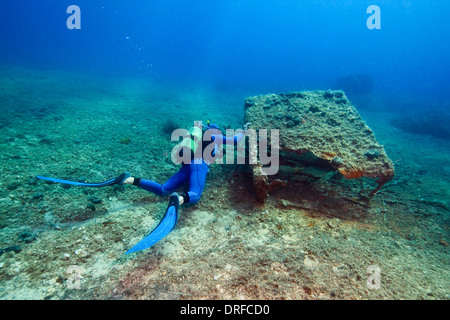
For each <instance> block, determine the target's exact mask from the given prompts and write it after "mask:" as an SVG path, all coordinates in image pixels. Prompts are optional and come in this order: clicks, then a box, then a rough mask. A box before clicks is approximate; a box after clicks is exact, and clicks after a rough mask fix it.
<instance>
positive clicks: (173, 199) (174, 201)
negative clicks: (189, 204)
mask: <svg viewBox="0 0 450 320" xmlns="http://www.w3.org/2000/svg"><path fill="white" fill-rule="evenodd" d="M171 206H175V209H176V210H177V211H178V208H179V207H180V197H179V195H178V193H177V192H172V194H171V195H170V198H169V205H168V207H171Z"/></svg>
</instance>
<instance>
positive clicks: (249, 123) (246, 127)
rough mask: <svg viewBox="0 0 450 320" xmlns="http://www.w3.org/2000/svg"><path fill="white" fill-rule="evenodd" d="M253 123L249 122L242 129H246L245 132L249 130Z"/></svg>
mask: <svg viewBox="0 0 450 320" xmlns="http://www.w3.org/2000/svg"><path fill="white" fill-rule="evenodd" d="M251 124H252V123H251V122H247V123H246V124H244V126H243V127H242V129H244V131H247V130H248V127H249V126H250V125H251Z"/></svg>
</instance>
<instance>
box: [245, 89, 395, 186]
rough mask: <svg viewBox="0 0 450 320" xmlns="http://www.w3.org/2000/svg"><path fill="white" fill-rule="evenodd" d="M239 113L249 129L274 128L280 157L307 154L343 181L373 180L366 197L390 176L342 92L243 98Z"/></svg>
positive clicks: (371, 135)
mask: <svg viewBox="0 0 450 320" xmlns="http://www.w3.org/2000/svg"><path fill="white" fill-rule="evenodd" d="M244 108H245V121H246V122H250V123H251V124H252V128H254V129H279V134H280V139H279V143H280V156H281V157H285V158H289V157H291V156H293V157H295V156H299V155H304V154H308V153H312V154H313V155H314V156H315V157H317V158H318V159H320V160H321V161H327V162H328V163H329V165H330V167H331V168H333V169H334V170H337V171H339V172H340V173H341V174H342V175H343V176H344V177H345V178H348V179H354V178H360V177H369V178H375V179H377V183H378V187H377V188H376V189H375V190H374V191H373V192H372V195H374V194H375V193H376V192H377V191H378V190H379V189H380V188H381V186H382V185H384V184H385V183H386V182H387V181H389V180H390V179H392V177H393V176H394V166H393V163H392V161H391V160H390V159H389V158H388V156H387V155H386V152H385V150H384V148H383V146H382V145H380V144H379V143H378V141H377V140H376V138H375V135H374V133H373V131H372V130H371V129H370V128H369V126H368V125H367V124H366V123H365V122H364V120H363V119H362V118H361V116H360V114H359V113H358V111H357V110H356V109H355V107H353V106H352V104H351V103H350V101H349V100H348V99H347V97H346V96H345V93H344V92H342V91H331V90H327V91H318V90H317V91H303V92H293V93H280V94H278V95H276V94H269V95H261V96H255V97H249V98H247V99H246V100H245V103H244ZM259 180H261V179H259ZM259 180H258V181H259ZM259 182H260V181H259ZM259 192H261V191H259Z"/></svg>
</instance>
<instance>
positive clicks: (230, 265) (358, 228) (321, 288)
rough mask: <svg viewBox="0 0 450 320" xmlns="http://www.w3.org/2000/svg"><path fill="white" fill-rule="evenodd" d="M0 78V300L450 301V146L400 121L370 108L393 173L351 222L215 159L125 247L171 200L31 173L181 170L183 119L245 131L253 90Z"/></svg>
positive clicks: (186, 123) (51, 76) (63, 77)
mask: <svg viewBox="0 0 450 320" xmlns="http://www.w3.org/2000/svg"><path fill="white" fill-rule="evenodd" d="M0 84H1V85H0V110H1V114H0V150H1V152H0V170H1V177H2V179H1V181H0V250H1V251H0V252H1V256H0V298H1V299H448V298H449V297H450V296H449V294H450V293H449V289H450V286H449V285H450V276H449V265H450V264H449V262H450V260H449V247H448V242H449V219H448V217H449V207H448V205H449V199H450V188H449V181H450V143H449V142H448V141H444V140H438V139H435V138H431V137H428V136H420V135H413V134H409V133H404V132H402V131H400V130H398V129H396V128H394V127H393V126H392V125H390V124H389V120H390V118H391V117H392V116H393V115H392V114H390V113H376V112H368V111H360V113H361V115H362V116H363V118H364V119H365V120H366V122H367V123H368V125H369V126H370V127H371V128H372V129H373V131H374V132H375V135H376V137H377V139H378V141H379V142H380V143H382V144H383V145H384V147H385V149H386V151H387V153H388V155H389V157H390V158H391V159H392V160H393V161H394V164H395V169H396V176H395V178H394V179H393V180H392V181H391V182H389V183H388V184H387V185H386V186H385V187H384V188H383V189H382V190H381V191H380V192H379V193H378V194H377V196H376V197H375V198H373V199H372V200H370V202H369V204H368V205H367V207H366V210H365V212H364V214H362V215H361V216H360V217H358V218H357V219H340V218H337V217H330V216H329V215H324V214H321V213H320V212H311V211H309V210H307V209H302V208H299V207H295V206H290V205H285V203H284V202H283V201H280V198H279V197H278V196H279V194H280V192H282V191H279V192H278V193H275V194H274V195H272V196H270V197H269V199H268V201H267V202H266V203H265V204H264V205H261V204H259V203H258V202H257V201H256V199H255V197H254V195H253V194H252V188H251V178H250V177H249V176H248V174H247V173H246V171H245V170H242V168H241V167H240V166H237V165H213V166H211V169H210V173H209V176H208V182H207V185H206V187H205V190H204V192H203V196H202V199H201V200H200V202H199V203H198V204H197V205H195V206H192V207H189V208H185V207H182V208H181V210H180V219H179V221H178V225H177V227H176V229H175V230H174V231H173V232H172V233H171V234H170V235H169V236H167V237H166V238H165V239H163V240H162V241H160V242H159V243H157V244H156V245H155V246H153V247H152V248H150V249H147V250H145V251H143V252H140V253H136V254H131V255H127V256H125V255H124V252H125V251H126V250H128V249H129V248H130V247H131V246H133V245H134V244H135V243H137V242H138V241H139V240H140V239H142V238H143V237H144V236H145V235H146V234H147V233H148V232H149V231H150V230H151V229H152V228H153V227H154V226H156V224H157V223H158V222H159V220H160V218H161V217H162V215H163V213H164V210H165V208H166V206H167V199H166V198H161V197H158V196H155V195H152V194H150V193H148V192H146V191H143V190H140V189H137V188H136V187H133V186H114V187H107V188H100V189H91V188H81V187H70V188H65V187H64V186H63V185H59V184H48V183H45V182H43V181H37V180H36V179H35V178H34V177H35V176H36V175H46V176H54V177H59V178H66V179H77V180H78V179H85V180H88V181H92V182H99V181H104V180H107V179H110V178H113V177H115V176H117V175H119V174H120V173H121V172H123V171H128V172H130V173H131V174H132V175H133V176H137V177H143V178H147V179H152V180H156V181H158V182H164V181H165V180H166V179H168V178H169V177H170V176H171V175H172V174H173V173H175V172H176V171H177V170H178V166H177V165H175V164H173V163H172V162H171V161H170V152H171V150H172V148H173V146H174V144H175V142H172V141H170V134H171V130H172V129H173V128H175V127H180V128H189V127H190V126H191V125H192V123H193V121H194V120H204V121H206V120H207V119H211V120H213V121H215V122H218V124H219V125H221V126H222V127H225V126H230V127H232V128H237V127H240V126H242V124H243V122H242V121H243V101H244V98H245V97H246V96H247V95H248V94H254V93H243V92H233V93H230V92H220V91H217V90H215V89H214V88H208V87H206V86H197V87H195V86H193V87H185V86H181V85H180V86H171V87H168V86H167V85H163V84H161V83H155V82H151V81H148V80H145V79H110V78H106V77H105V78H101V77H92V76H87V75H83V74H68V73H63V72H57V71H50V70H46V71H42V70H40V71H37V70H25V69H17V68H10V67H2V68H0ZM265 93H266V92H264V94H265ZM325 187H328V188H331V189H332V188H333V182H331V181H330V182H328V185H327V186H325ZM298 197H299V198H301V197H302V194H298Z"/></svg>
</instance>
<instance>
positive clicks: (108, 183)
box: [36, 172, 130, 188]
mask: <svg viewBox="0 0 450 320" xmlns="http://www.w3.org/2000/svg"><path fill="white" fill-rule="evenodd" d="M129 176H130V174H129V173H128V172H124V173H122V174H121V175H120V176H118V177H117V178H114V179H111V180H108V181H104V182H100V183H87V182H78V181H69V180H62V179H56V178H49V177H43V176H36V178H38V179H41V180H46V181H53V182H59V183H63V184H70V185H72V186H82V187H92V188H100V187H106V186H111V185H113V184H121V183H123V182H124V181H125V179H126V178H128V177H129Z"/></svg>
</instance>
